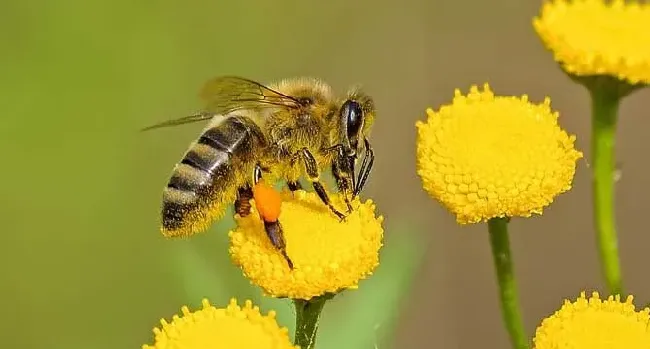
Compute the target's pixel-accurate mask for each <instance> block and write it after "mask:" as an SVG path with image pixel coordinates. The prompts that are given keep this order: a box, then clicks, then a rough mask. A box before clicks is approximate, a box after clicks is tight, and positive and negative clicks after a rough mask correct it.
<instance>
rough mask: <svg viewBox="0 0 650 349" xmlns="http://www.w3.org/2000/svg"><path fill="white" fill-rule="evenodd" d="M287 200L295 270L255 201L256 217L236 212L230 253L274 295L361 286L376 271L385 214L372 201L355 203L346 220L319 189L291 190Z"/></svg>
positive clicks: (336, 200) (336, 198)
mask: <svg viewBox="0 0 650 349" xmlns="http://www.w3.org/2000/svg"><path fill="white" fill-rule="evenodd" d="M330 197H331V199H332V202H333V204H334V205H339V206H338V207H345V206H342V205H343V202H342V199H341V197H340V195H331V196H330ZM282 200H283V201H282V211H281V213H280V217H279V221H280V224H281V225H282V228H283V230H284V239H285V242H286V250H287V255H288V256H289V258H290V259H291V261H292V262H293V264H294V268H293V269H290V268H289V266H288V264H287V261H286V260H285V259H284V257H283V256H282V254H281V253H280V252H279V251H278V250H277V249H275V248H274V247H273V245H272V244H271V242H270V241H269V238H268V237H267V235H266V232H265V230H264V224H263V222H262V220H261V219H259V217H258V214H257V212H256V207H255V204H254V200H253V205H252V206H253V207H252V211H253V212H252V213H251V214H250V215H248V216H246V217H244V218H241V217H239V216H235V220H236V222H237V227H236V229H235V230H233V231H231V232H230V234H229V236H230V254H231V257H232V259H233V261H234V263H235V264H237V265H238V266H240V267H241V268H242V271H243V272H244V275H245V276H246V277H247V278H248V279H249V280H251V282H252V283H253V284H255V285H258V286H259V287H261V288H262V289H263V290H264V292H265V293H266V294H268V295H270V296H273V297H288V298H294V299H310V298H312V297H316V296H320V295H323V294H326V293H334V292H338V291H340V290H343V289H347V288H356V287H357V285H358V282H359V280H360V279H363V278H365V277H366V276H368V275H370V274H372V272H373V271H374V269H375V267H376V266H377V265H378V264H379V249H380V248H381V246H382V238H383V228H382V222H383V217H382V216H379V217H376V216H375V212H374V211H375V205H374V204H373V202H372V201H371V200H368V201H366V202H365V203H361V202H360V201H359V199H356V200H355V201H354V202H352V206H353V207H354V210H353V211H352V212H351V213H350V214H349V215H348V216H347V218H346V220H345V221H343V222H341V221H340V220H339V219H338V218H337V217H336V216H334V215H333V214H332V213H331V211H330V210H329V208H328V207H327V206H326V205H323V203H322V201H320V199H319V198H318V196H317V195H316V194H315V193H311V192H310V193H308V192H305V191H302V190H299V191H296V192H294V193H293V194H292V193H290V192H287V191H285V192H283V193H282Z"/></svg>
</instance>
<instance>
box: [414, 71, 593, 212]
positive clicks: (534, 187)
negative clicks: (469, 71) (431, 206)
mask: <svg viewBox="0 0 650 349" xmlns="http://www.w3.org/2000/svg"><path fill="white" fill-rule="evenodd" d="M427 114H428V120H427V122H426V123H425V122H421V121H418V122H417V123H416V126H417V129H418V137H417V170H418V174H419V176H420V178H421V179H422V183H423V187H424V189H425V190H426V191H427V192H428V193H429V195H431V196H432V197H433V198H435V199H437V200H439V201H440V202H441V203H442V204H443V205H444V206H445V207H446V208H447V209H449V210H450V211H451V212H452V213H454V214H455V215H456V220H457V221H458V223H460V224H466V223H477V222H480V221H486V220H488V219H490V218H495V217H504V216H505V217H515V216H521V217H528V216H530V215H531V214H533V213H538V214H541V213H542V209H543V208H544V207H545V206H547V205H549V204H550V203H551V202H552V201H553V198H554V197H555V196H557V195H558V194H560V193H562V192H565V191H567V190H569V189H570V188H571V181H572V180H573V176H574V174H575V167H576V161H577V160H578V159H579V158H581V157H582V153H581V152H579V151H576V150H575V148H574V145H573V144H574V141H575V136H569V135H568V134H567V133H566V132H565V131H563V130H562V129H561V128H560V127H559V126H558V123H557V118H558V113H557V112H552V111H551V108H550V100H549V99H548V98H547V99H546V100H545V101H544V102H543V103H541V104H532V103H530V102H529V101H528V97H527V96H522V97H521V98H518V97H501V96H495V95H494V93H493V92H492V91H491V90H490V87H489V86H488V85H487V84H486V85H485V88H484V91H479V89H478V88H477V87H476V86H472V87H471V89H470V92H469V94H468V95H467V96H464V95H462V94H461V93H460V91H459V90H456V91H455V96H454V99H453V102H452V104H451V105H445V106H442V107H441V108H440V110H439V111H437V112H435V111H433V110H431V109H428V110H427Z"/></svg>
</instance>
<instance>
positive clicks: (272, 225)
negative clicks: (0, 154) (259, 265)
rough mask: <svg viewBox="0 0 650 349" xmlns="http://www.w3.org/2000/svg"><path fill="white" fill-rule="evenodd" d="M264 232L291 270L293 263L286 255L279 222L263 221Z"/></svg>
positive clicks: (285, 246)
mask: <svg viewBox="0 0 650 349" xmlns="http://www.w3.org/2000/svg"><path fill="white" fill-rule="evenodd" d="M264 230H265V231H266V236H268V238H269V240H271V244H273V246H274V247H275V248H276V249H277V250H278V251H280V253H281V254H282V257H284V259H285V260H286V261H287V264H289V269H293V262H292V261H291V258H289V256H288V255H287V245H286V243H285V241H284V233H283V231H282V226H281V225H280V222H279V221H275V222H267V221H264Z"/></svg>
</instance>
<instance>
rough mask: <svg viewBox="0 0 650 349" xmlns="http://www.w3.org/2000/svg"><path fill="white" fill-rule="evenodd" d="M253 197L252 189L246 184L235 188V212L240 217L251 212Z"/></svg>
mask: <svg viewBox="0 0 650 349" xmlns="http://www.w3.org/2000/svg"><path fill="white" fill-rule="evenodd" d="M252 198H253V189H252V188H251V187H250V186H249V185H248V184H246V185H245V186H243V187H239V188H237V198H236V199H235V213H237V214H238V215H239V216H240V217H246V216H248V215H249V214H251V202H250V200H251V199H252Z"/></svg>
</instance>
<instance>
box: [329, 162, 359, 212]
mask: <svg viewBox="0 0 650 349" xmlns="http://www.w3.org/2000/svg"><path fill="white" fill-rule="evenodd" d="M340 159H341V158H336V159H335V160H334V161H332V175H333V176H334V179H335V180H336V186H337V187H338V188H339V192H341V194H343V199H344V200H345V205H346V206H347V207H348V211H347V213H350V212H352V204H350V194H352V192H353V189H354V185H353V184H352V180H353V179H354V174H352V175H351V174H350V171H349V170H347V169H346V167H348V166H347V165H346V164H347V163H346V164H343V163H341V161H340Z"/></svg>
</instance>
